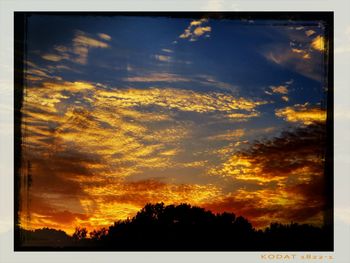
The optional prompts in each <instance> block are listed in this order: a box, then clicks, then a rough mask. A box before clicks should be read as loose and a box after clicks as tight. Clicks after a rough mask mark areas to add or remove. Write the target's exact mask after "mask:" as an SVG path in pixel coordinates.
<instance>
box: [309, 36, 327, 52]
mask: <svg viewBox="0 0 350 263" xmlns="http://www.w3.org/2000/svg"><path fill="white" fill-rule="evenodd" d="M311 47H312V48H313V49H315V50H318V51H324V50H325V39H324V37H323V36H317V37H315V38H314V39H313V40H312V42H311Z"/></svg>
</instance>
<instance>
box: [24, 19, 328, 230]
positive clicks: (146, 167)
mask: <svg viewBox="0 0 350 263" xmlns="http://www.w3.org/2000/svg"><path fill="white" fill-rule="evenodd" d="M324 35H325V32H324V25H323V24H322V23H321V22H320V21H311V22H310V21H308V22H305V21H297V22H293V21H281V20H238V19H236V20H229V19H221V20H220V19H206V18H201V19H189V18H169V17H147V16H138V17H135V16H112V17H103V16H100V17H98V16H95V17H94V16H52V15H51V16H47V15H33V16H30V18H29V19H28V28H27V36H26V37H27V42H26V48H27V53H26V60H25V63H24V64H25V68H26V72H25V88H24V98H23V107H22V112H23V117H22V140H23V144H22V145H23V146H22V167H21V189H20V194H21V198H20V203H21V208H20V222H21V226H23V227H24V228H27V229H36V228H42V227H50V228H57V229H62V230H64V231H66V232H67V233H68V234H72V232H74V228H75V227H76V226H82V227H87V228H88V229H89V230H92V229H96V228H100V227H103V226H109V225H111V224H112V223H113V222H115V221H117V220H119V219H126V218H128V217H130V218H131V217H133V216H134V215H135V213H136V212H137V211H139V210H140V209H141V208H142V207H143V206H144V205H145V204H146V203H150V202H151V203H155V202H164V203H165V204H179V203H190V204H191V205H197V206H201V207H204V208H206V209H209V210H211V211H213V212H223V211H230V212H234V213H235V214H237V215H242V216H244V217H246V218H247V219H248V220H249V221H251V222H252V223H253V225H254V226H255V227H265V226H266V225H268V224H269V223H270V222H272V221H279V222H283V223H290V222H291V221H293V222H300V223H313V224H317V225H320V224H322V222H323V212H324V211H323V205H324V193H323V189H324V150H325V120H326V113H325V111H324V109H325V107H326V91H327V84H326V78H325V76H326V72H325V63H326V62H325V61H324V58H325V52H326V48H325V45H326V44H327V43H326V41H325V36H324ZM28 178H30V179H29V180H28Z"/></svg>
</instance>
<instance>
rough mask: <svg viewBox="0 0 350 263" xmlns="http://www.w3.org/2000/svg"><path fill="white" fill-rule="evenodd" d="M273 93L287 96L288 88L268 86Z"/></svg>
mask: <svg viewBox="0 0 350 263" xmlns="http://www.w3.org/2000/svg"><path fill="white" fill-rule="evenodd" d="M270 88H271V90H272V92H273V93H279V94H288V88H287V87H286V86H283V85H280V86H270Z"/></svg>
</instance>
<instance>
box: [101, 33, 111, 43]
mask: <svg viewBox="0 0 350 263" xmlns="http://www.w3.org/2000/svg"><path fill="white" fill-rule="evenodd" d="M97 35H98V36H99V37H100V38H101V39H103V40H107V41H111V40H112V37H111V36H110V35H107V34H104V33H99V34H97Z"/></svg>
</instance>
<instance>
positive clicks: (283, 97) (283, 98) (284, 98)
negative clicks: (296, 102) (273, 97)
mask: <svg viewBox="0 0 350 263" xmlns="http://www.w3.org/2000/svg"><path fill="white" fill-rule="evenodd" d="M281 99H282V100H284V101H285V102H288V101H289V98H288V97H287V96H282V97H281Z"/></svg>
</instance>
